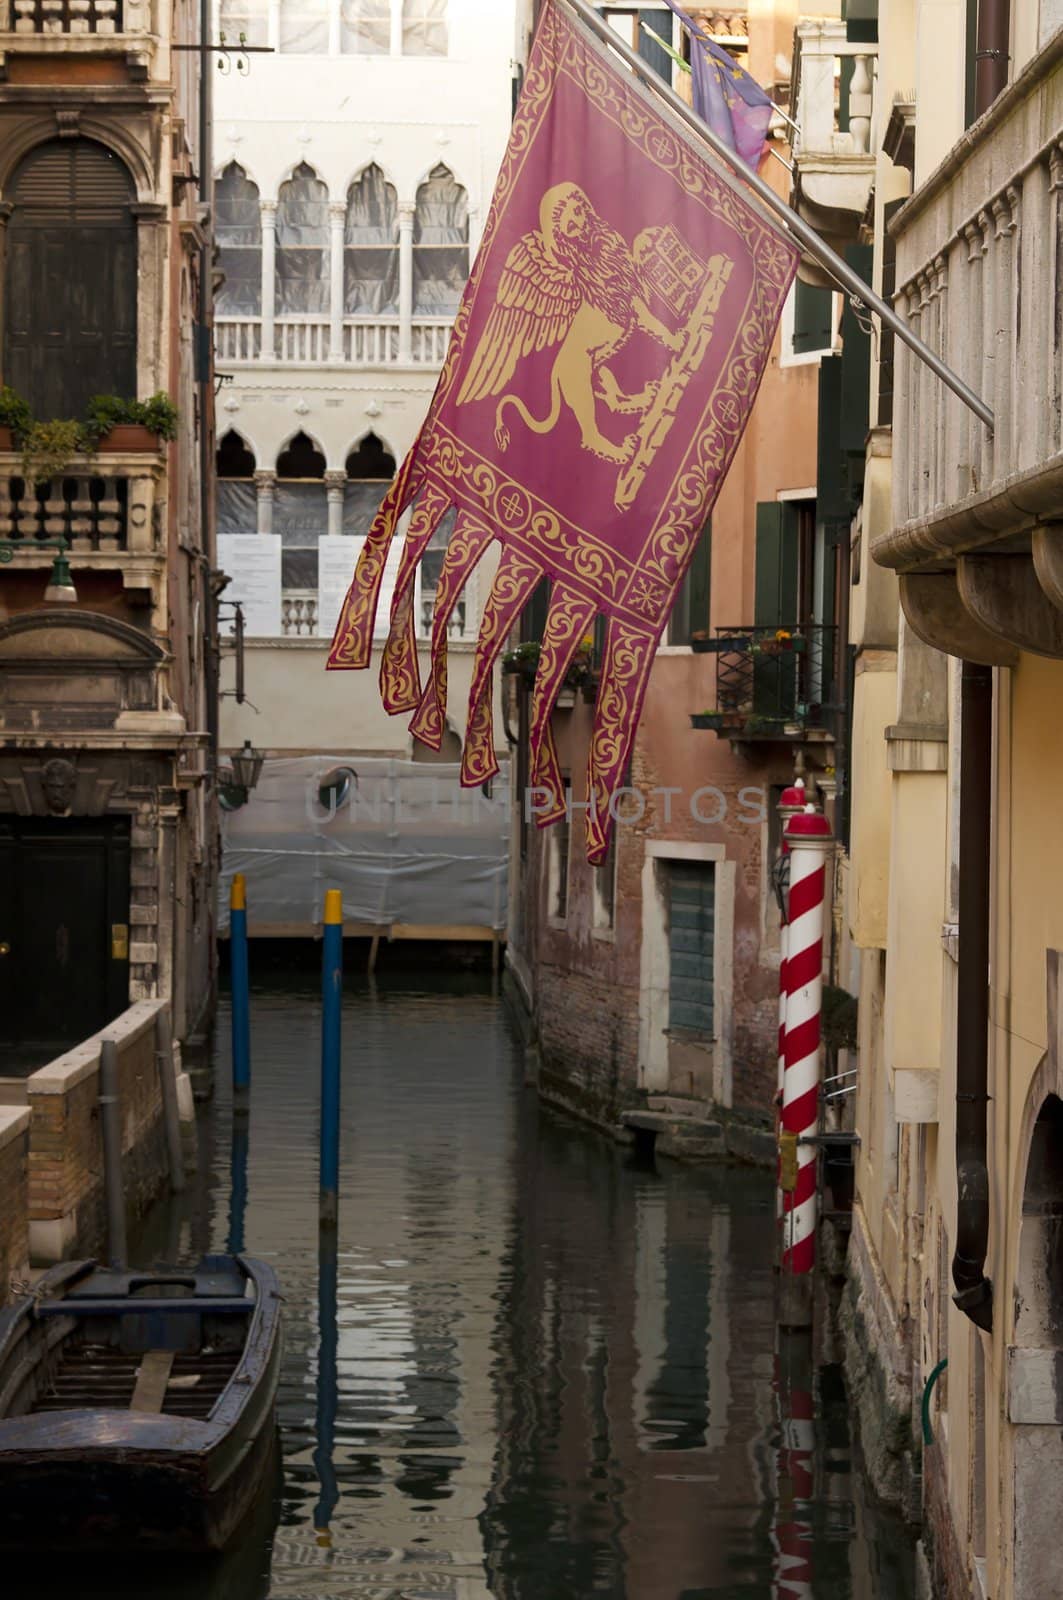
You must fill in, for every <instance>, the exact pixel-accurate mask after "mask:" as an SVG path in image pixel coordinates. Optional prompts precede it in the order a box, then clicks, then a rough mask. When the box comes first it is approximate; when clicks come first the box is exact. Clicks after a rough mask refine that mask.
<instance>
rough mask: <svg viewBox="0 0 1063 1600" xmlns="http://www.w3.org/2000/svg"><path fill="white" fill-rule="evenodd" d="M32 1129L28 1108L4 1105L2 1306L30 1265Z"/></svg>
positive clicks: (0, 1137)
mask: <svg viewBox="0 0 1063 1600" xmlns="http://www.w3.org/2000/svg"><path fill="white" fill-rule="evenodd" d="M29 1130H30V1113H29V1110H28V1108H26V1107H23V1106H3V1107H0V1306H2V1305H5V1304H6V1303H7V1301H8V1300H9V1299H10V1298H11V1285H12V1280H17V1279H20V1278H24V1277H25V1275H26V1272H27V1270H28V1267H29V1182H28V1167H29V1139H30V1134H29Z"/></svg>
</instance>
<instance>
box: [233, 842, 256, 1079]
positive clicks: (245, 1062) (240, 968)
mask: <svg viewBox="0 0 1063 1600" xmlns="http://www.w3.org/2000/svg"><path fill="white" fill-rule="evenodd" d="M229 963H230V966H231V968H232V1011H233V1109H234V1110H236V1111H246V1109H247V1102H248V1097H249V1095H250V1093H251V996H250V982H249V979H248V972H247V885H246V883H245V881H244V875H243V873H242V872H237V873H236V874H235V875H234V877H233V881H232V887H231V889H230V890H229Z"/></svg>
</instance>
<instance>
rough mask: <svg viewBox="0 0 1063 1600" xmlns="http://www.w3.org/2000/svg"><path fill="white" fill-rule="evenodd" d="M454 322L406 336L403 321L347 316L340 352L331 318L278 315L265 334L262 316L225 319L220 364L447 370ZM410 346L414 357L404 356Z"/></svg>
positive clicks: (417, 326)
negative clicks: (337, 348) (447, 354)
mask: <svg viewBox="0 0 1063 1600" xmlns="http://www.w3.org/2000/svg"><path fill="white" fill-rule="evenodd" d="M452 327H453V321H452V320H451V319H450V318H437V319H423V318H422V319H416V320H414V321H412V322H411V323H410V325H409V328H408V330H407V334H408V337H407V338H406V339H405V340H404V338H403V327H402V323H401V321H400V319H398V318H394V317H393V318H384V319H381V318H373V317H345V318H344V319H343V325H342V330H341V345H340V349H339V353H337V351H336V348H335V343H334V340H335V334H334V331H333V328H332V323H331V320H330V319H329V318H328V317H327V316H318V317H313V316H302V317H277V318H276V319H275V320H274V322H273V325H272V340H271V339H270V336H269V332H268V330H267V333H266V334H265V335H264V334H263V323H262V319H261V318H259V317H233V316H227V315H222V316H219V317H218V318H216V320H215V323H214V342H215V354H216V356H217V360H218V364H219V366H221V367H223V368H228V367H242V366H249V365H252V364H255V365H263V364H265V365H277V366H311V367H323V366H328V367H346V366H353V367H386V366H393V365H399V366H415V367H421V366H424V367H436V368H438V367H441V366H442V365H443V361H444V359H445V357H446V353H447V345H448V344H449V343H450V333H451V329H452ZM404 348H405V349H406V351H407V352H408V353H406V354H404V353H403V351H404Z"/></svg>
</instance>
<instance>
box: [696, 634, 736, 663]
mask: <svg viewBox="0 0 1063 1600" xmlns="http://www.w3.org/2000/svg"><path fill="white" fill-rule="evenodd" d="M690 648H691V650H693V652H694V654H695V655H696V656H701V655H714V656H716V655H719V654H720V653H721V651H724V650H730V649H732V648H733V640H730V639H710V637H709V635H708V633H707V632H706V631H705V629H704V628H698V629H697V631H696V632H695V633H692V634H691V635H690Z"/></svg>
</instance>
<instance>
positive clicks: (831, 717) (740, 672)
mask: <svg viewBox="0 0 1063 1600" xmlns="http://www.w3.org/2000/svg"><path fill="white" fill-rule="evenodd" d="M837 631H838V630H837V629H836V628H825V627H819V626H815V627H812V626H806V625H804V624H802V623H797V622H793V623H788V624H786V625H785V626H781V627H780V626H777V625H775V624H772V625H771V626H769V627H752V628H748V627H747V628H734V627H726V628H717V629H716V637H715V639H695V640H694V644H693V648H694V650H695V651H697V652H702V653H711V654H712V655H714V656H715V657H716V708H715V710H713V711H699V712H694V713H693V714H692V715H691V718H690V720H691V724H692V725H693V727H695V728H708V729H710V730H711V731H712V732H713V733H716V734H718V735H719V736H720V738H722V739H730V740H733V741H736V742H739V743H746V742H758V743H759V742H763V741H770V740H783V741H800V740H813V741H814V740H821V739H826V738H828V737H830V736H831V735H832V734H833V732H834V722H835V717H836V715H837V713H838V712H839V710H840V709H841V707H840V697H838V696H837V695H836V694H835V676H836V672H837V669H838V655H837Z"/></svg>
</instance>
